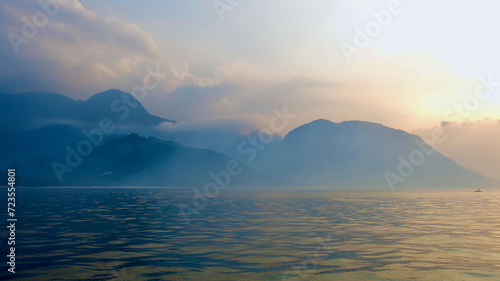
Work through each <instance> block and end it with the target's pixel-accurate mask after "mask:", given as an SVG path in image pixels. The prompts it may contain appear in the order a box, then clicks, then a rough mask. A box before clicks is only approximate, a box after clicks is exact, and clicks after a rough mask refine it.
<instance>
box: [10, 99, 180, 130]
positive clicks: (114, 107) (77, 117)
mask: <svg viewBox="0 0 500 281" xmlns="http://www.w3.org/2000/svg"><path fill="white" fill-rule="evenodd" d="M0 112H2V115H1V118H0V131H1V132H2V133H1V135H4V136H11V135H14V134H16V133H19V132H23V131H26V130H29V129H35V128H41V127H44V126H46V125H51V124H71V125H74V126H85V125H88V123H98V122H99V121H100V120H102V119H103V118H109V119H110V120H111V121H112V122H113V124H115V125H138V126H152V125H158V124H159V123H161V122H174V121H171V120H167V119H163V118H161V117H157V116H153V115H151V114H149V113H148V112H147V111H146V109H144V107H143V106H142V104H141V103H140V102H139V101H137V99H135V98H134V97H133V96H132V95H130V94H127V93H124V92H122V91H119V90H108V91H105V92H102V93H98V94H95V95H93V96H92V97H90V98H89V99H87V100H86V101H81V100H73V99H71V98H69V97H67V96H64V95H60V94H55V93H19V94H6V93H0Z"/></svg>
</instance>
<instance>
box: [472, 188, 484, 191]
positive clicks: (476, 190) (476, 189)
mask: <svg viewBox="0 0 500 281" xmlns="http://www.w3.org/2000/svg"><path fill="white" fill-rule="evenodd" d="M474 192H483V191H482V190H481V189H479V188H478V189H476V190H474Z"/></svg>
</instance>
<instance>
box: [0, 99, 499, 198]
mask: <svg viewBox="0 0 500 281" xmlns="http://www.w3.org/2000/svg"><path fill="white" fill-rule="evenodd" d="M0 110H1V112H2V115H1V116H0V129H1V130H2V131H1V132H2V135H3V136H2V138H0V153H1V155H2V158H0V170H6V169H9V168H16V169H18V174H19V175H20V182H21V183H23V182H24V184H26V185H28V186H47V185H74V186H78V185H97V186H99V185H145V186H176V187H192V186H199V185H202V184H204V183H206V182H207V181H209V180H210V177H209V176H208V175H209V173H210V172H217V171H218V170H223V169H224V166H225V165H226V164H227V163H228V162H229V161H233V160H236V161H238V163H240V164H241V166H242V167H244V170H245V172H244V173H242V175H241V176H238V177H235V178H234V179H233V184H234V185H236V186H255V187H277V186H293V187H332V188H342V189H352V188H356V189H385V190H387V189H389V188H392V189H394V188H476V187H481V188H485V187H488V186H493V185H494V184H492V180H490V179H488V178H486V177H483V176H481V175H479V174H476V173H474V172H473V171H471V170H469V169H465V168H463V167H461V166H459V165H458V164H456V163H455V162H454V161H453V160H451V159H449V158H447V157H445V156H444V155H442V154H440V153H439V152H437V151H433V150H432V148H430V147H429V146H427V145H426V144H425V143H424V142H423V141H422V140H421V139H420V138H419V137H418V136H416V135H411V134H408V133H406V132H404V131H401V130H395V129H391V128H388V127H385V126H383V125H381V124H377V123H371V122H362V121H346V122H342V123H333V122H331V121H328V120H324V119H320V120H316V121H313V122H311V123H308V124H305V125H302V126H300V127H298V128H296V129H294V130H292V131H291V132H289V133H288V134H287V135H286V136H285V137H284V138H282V137H281V136H278V135H267V134H264V133H262V132H258V131H254V132H252V133H250V134H249V135H242V134H240V133H238V132H236V131H231V130H217V129H207V128H195V129H193V128H191V129H189V130H184V129H182V128H181V129H180V130H171V131H169V130H163V129H162V128H161V127H157V126H156V125H158V124H160V123H162V122H170V123H175V121H172V120H168V119H164V118H161V117H157V116H153V115H151V114H149V113H148V112H147V111H146V110H145V109H144V107H143V106H142V105H141V103H140V102H139V101H138V100H137V99H135V98H134V97H133V96H131V95H130V94H127V93H124V92H121V91H119V90H109V91H106V92H102V93H98V94H96V95H94V96H92V97H91V98H89V99H87V100H86V101H77V100H73V99H70V98H68V97H66V96H63V95H59V94H54V93H21V94H2V93H0ZM103 119H109V120H110V121H111V123H112V124H113V126H116V127H117V128H120V129H116V130H111V132H108V133H103V135H102V138H101V140H100V141H99V142H96V143H95V144H91V143H92V142H91V141H90V139H88V132H96V131H98V128H99V126H98V123H99V121H101V120H103ZM137 133H139V134H141V135H143V136H146V137H140V136H139V135H138V134H137ZM152 136H154V137H152ZM259 136H263V137H265V138H266V139H271V140H272V141H271V142H269V143H267V144H266V146H265V147H264V148H262V147H260V148H259V149H258V151H257V149H254V148H253V147H252V145H251V143H252V141H251V140H256V139H258V137H259ZM89 141H90V142H89ZM79 145H80V148H78V147H79ZM82 145H83V146H82ZM89 145H91V152H89V153H88V155H85V156H84V157H81V158H82V159H81V163H80V164H78V165H75V166H77V167H72V166H71V167H70V166H68V165H66V162H67V159H68V157H70V156H68V154H69V153H70V152H68V151H74V150H78V149H80V150H81V149H82V147H85V146H87V149H88V146H89ZM429 152H431V153H429ZM71 153H73V152H71ZM249 153H251V154H249ZM83 154H85V153H83ZM412 155H413V156H412ZM415 155H417V156H419V155H420V156H419V157H420V158H422V159H420V160H422V161H420V160H419V159H416V158H415ZM250 156H251V157H250ZM254 156H255V157H254ZM71 157H77V156H75V155H73V156H71ZM412 157H413V158H412ZM414 158H415V159H414ZM248 159H253V160H252V161H249V160H248ZM417 160H418V161H417ZM65 161H66V162H65ZM55 162H57V163H60V164H61V165H58V166H57V167H59V170H60V171H63V170H64V171H65V172H64V173H63V174H64V180H63V181H59V180H58V177H59V176H60V175H61V173H58V172H57V169H55V168H54V163H55ZM416 162H419V163H416ZM420 162H421V163H420ZM62 166H66V168H61V167H62ZM61 169H62V170H61ZM70 170H71V172H69V171H70ZM58 174H59V176H58Z"/></svg>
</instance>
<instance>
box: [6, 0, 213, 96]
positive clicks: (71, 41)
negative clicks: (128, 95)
mask: <svg viewBox="0 0 500 281" xmlns="http://www.w3.org/2000/svg"><path fill="white" fill-rule="evenodd" d="M41 2H45V1H41ZM61 2H64V1H61ZM67 2H68V3H67V4H58V9H57V10H56V9H53V10H52V11H54V13H53V14H48V13H47V12H46V11H45V10H44V9H43V8H42V6H40V5H39V2H38V1H31V0H21V1H17V0H16V1H3V2H2V3H1V4H0V6H1V9H0V19H1V20H0V29H1V31H2V33H3V34H16V35H18V36H20V37H21V38H25V39H27V42H26V41H23V43H18V44H14V46H13V45H12V44H11V43H10V41H9V40H2V41H0V42H1V43H0V58H1V60H2V64H1V66H0V74H1V75H0V88H1V89H3V90H5V91H10V92H19V91H53V92H60V93H64V94H67V95H69V96H71V97H75V98H82V97H88V96H89V95H91V94H93V93H96V92H100V91H104V90H107V89H110V88H120V89H121V90H124V91H126V92H130V91H131V89H132V88H133V87H135V86H138V85H142V83H143V78H144V77H145V76H147V74H148V70H147V67H150V68H152V69H156V67H157V66H158V69H161V70H162V71H163V72H168V73H169V74H170V75H169V76H168V77H167V79H166V81H165V82H164V83H162V88H161V89H159V92H160V91H163V92H165V91H171V90H174V89H176V88H178V87H181V86H184V85H199V86H206V85H213V84H217V81H216V80H213V79H206V78H200V77H197V76H195V75H193V74H192V73H191V72H190V71H189V67H188V64H187V62H185V61H184V60H182V59H176V58H168V56H167V55H165V54H163V53H162V50H161V49H160V48H159V46H158V44H157V42H156V41H155V39H154V38H153V37H152V36H151V35H150V34H148V33H147V32H145V31H144V30H142V29H141V28H140V27H139V26H137V25H136V24H134V23H131V22H127V21H123V20H120V19H117V18H114V17H105V18H102V17H99V16H97V15H96V14H95V13H94V12H93V11H90V10H87V9H85V7H83V6H82V5H81V3H80V2H79V1H77V0H69V1H67ZM52 3H57V2H56V1H55V0H53V1H52ZM42 14H45V17H46V18H47V19H48V20H47V21H46V24H38V25H37V24H36V23H43V21H40V19H41V18H43V17H39V18H37V16H36V15H38V16H40V15H42ZM52 15H53V16H52ZM26 21H28V22H30V24H32V25H34V26H35V28H36V30H37V32H35V33H36V35H35V36H33V37H32V38H29V37H25V36H24V35H25V34H27V33H26V32H25V33H23V26H24V25H26ZM30 36H31V35H30ZM5 38H6V37H5ZM17 38H19V37H17ZM6 39H7V38H6ZM16 49H18V53H17V54H16Z"/></svg>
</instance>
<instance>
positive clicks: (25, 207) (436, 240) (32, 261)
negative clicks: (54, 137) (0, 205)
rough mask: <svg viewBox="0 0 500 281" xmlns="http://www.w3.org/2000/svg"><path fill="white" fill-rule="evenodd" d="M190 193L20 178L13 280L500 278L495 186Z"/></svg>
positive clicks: (499, 207)
mask: <svg viewBox="0 0 500 281" xmlns="http://www.w3.org/2000/svg"><path fill="white" fill-rule="evenodd" d="M192 196H193V193H192V191H191V190H177V189H141V188H105V189H101V188H39V189H36V188H26V189H22V188H19V189H17V216H18V219H19V221H18V227H17V241H18V242H17V245H16V246H17V253H16V255H17V264H16V271H17V273H16V276H15V277H16V280H440V281H442V280H450V281H451V280H495V281H497V280H500V215H499V214H500V191H499V190H485V192H482V193H474V192H472V190H430V191H429V190H428V191H396V192H331V191H326V190H314V191H313V190H292V191H290V190H284V189H279V190H259V189H254V190H248V189H247V190H231V189H226V190H223V191H222V192H221V193H220V195H219V196H218V197H216V198H214V199H211V200H210V204H209V205H208V206H207V207H206V208H205V209H203V210H201V211H200V213H199V214H196V215H193V216H191V220H190V223H189V224H186V223H185V220H184V218H183V216H182V215H181V214H180V213H179V209H178V204H188V203H190V202H191V200H192ZM4 197H5V198H4ZM3 199H5V200H3ZM2 200H3V201H4V202H6V201H7V200H6V194H5V195H4V194H2ZM4 218H5V219H6V216H5V215H4ZM5 219H4V221H5ZM2 237H3V239H2V241H4V242H5V237H6V232H5V231H4V232H2ZM4 242H2V244H4V249H5V250H4V252H6V249H7V247H6V243H4ZM4 256H5V255H4ZM5 259H6V258H5ZM6 270H7V266H6V265H5V263H4V270H3V272H2V273H0V274H1V275H0V277H6V276H7V277H8V276H9V275H11V274H10V273H9V274H6V273H7V272H6Z"/></svg>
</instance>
